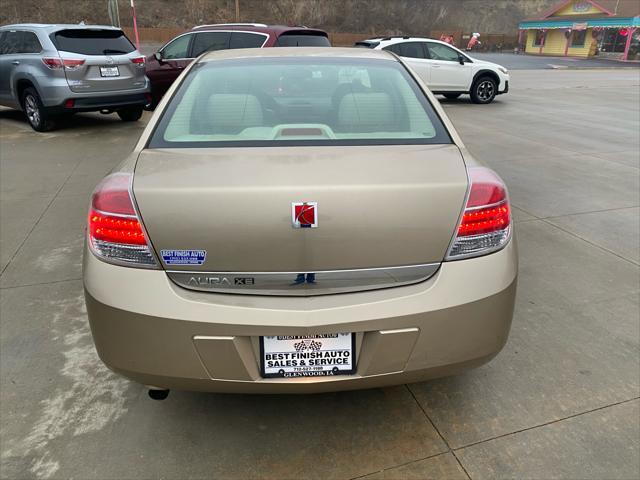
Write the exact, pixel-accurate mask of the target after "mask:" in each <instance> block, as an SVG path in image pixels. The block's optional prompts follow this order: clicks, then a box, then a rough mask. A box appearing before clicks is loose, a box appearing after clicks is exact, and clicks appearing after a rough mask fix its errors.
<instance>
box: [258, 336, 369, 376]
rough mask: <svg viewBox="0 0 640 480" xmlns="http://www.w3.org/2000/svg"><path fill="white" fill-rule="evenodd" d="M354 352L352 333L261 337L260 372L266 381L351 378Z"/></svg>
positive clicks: (354, 345)
mask: <svg viewBox="0 0 640 480" xmlns="http://www.w3.org/2000/svg"><path fill="white" fill-rule="evenodd" d="M355 352H356V344H355V335H354V334H353V333H329V334H325V335H276V336H272V337H260V368H261V373H262V376H263V377H265V378H270V377H285V378H290V377H324V376H329V375H350V374H352V373H355V371H356V365H355V363H356V362H355Z"/></svg>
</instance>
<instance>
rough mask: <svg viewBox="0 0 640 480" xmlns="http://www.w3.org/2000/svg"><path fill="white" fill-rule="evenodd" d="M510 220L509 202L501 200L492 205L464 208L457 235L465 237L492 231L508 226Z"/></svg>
mask: <svg viewBox="0 0 640 480" xmlns="http://www.w3.org/2000/svg"><path fill="white" fill-rule="evenodd" d="M510 222H511V216H510V210H509V204H508V203H506V202H502V203H499V204H497V205H496V206H494V207H488V208H482V207H481V208H478V209H476V210H465V212H464V214H463V215H462V222H460V226H459V227H458V236H459V237H467V236H469V235H478V234H481V233H489V232H494V231H496V230H501V229H503V228H505V227H508V226H509V223H510Z"/></svg>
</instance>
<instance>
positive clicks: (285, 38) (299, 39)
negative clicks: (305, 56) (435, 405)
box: [275, 32, 331, 47]
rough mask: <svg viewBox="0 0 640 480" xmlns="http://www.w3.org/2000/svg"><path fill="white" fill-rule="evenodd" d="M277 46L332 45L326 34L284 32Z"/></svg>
mask: <svg viewBox="0 0 640 480" xmlns="http://www.w3.org/2000/svg"><path fill="white" fill-rule="evenodd" d="M275 46H276V47H330V46H331V43H330V42H329V39H328V38H327V37H325V36H324V35H312V34H298V33H288V32H284V33H283V34H281V35H280V36H279V37H278V40H277V41H276V45H275Z"/></svg>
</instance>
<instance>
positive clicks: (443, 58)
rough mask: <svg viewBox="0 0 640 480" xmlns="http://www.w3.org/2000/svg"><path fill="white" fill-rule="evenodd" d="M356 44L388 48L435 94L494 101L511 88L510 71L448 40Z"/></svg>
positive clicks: (390, 39) (383, 40)
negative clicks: (471, 53)
mask: <svg viewBox="0 0 640 480" xmlns="http://www.w3.org/2000/svg"><path fill="white" fill-rule="evenodd" d="M356 47H365V48H373V49H376V50H389V51H391V52H393V53H395V54H396V55H398V56H400V57H402V58H403V59H404V61H405V63H407V64H408V65H409V66H410V67H411V68H412V69H413V70H414V72H415V73H416V74H417V75H418V76H419V77H420V78H421V79H422V81H423V82H424V83H426V84H427V86H428V87H429V89H430V90H431V91H432V92H433V93H438V94H442V95H444V96H445V97H447V98H450V99H453V98H458V97H459V96H460V95H462V94H469V95H470V96H471V101H473V102H474V103H483V104H484V103H491V102H492V101H493V99H494V98H495V97H496V95H501V94H503V93H507V92H508V91H509V72H508V70H507V69H506V68H504V67H503V66H501V65H498V64H495V63H491V62H485V61H482V60H478V59H477V58H473V57H470V56H469V55H467V54H466V53H464V52H462V51H461V50H458V49H457V48H455V47H454V46H452V45H449V44H448V43H445V42H441V41H439V40H433V39H430V38H418V37H385V38H371V39H369V40H364V41H362V42H357V43H356Z"/></svg>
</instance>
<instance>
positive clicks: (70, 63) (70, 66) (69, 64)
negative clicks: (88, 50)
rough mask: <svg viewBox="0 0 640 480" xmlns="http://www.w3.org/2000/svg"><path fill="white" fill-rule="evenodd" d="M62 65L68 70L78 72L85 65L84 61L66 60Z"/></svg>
mask: <svg viewBox="0 0 640 480" xmlns="http://www.w3.org/2000/svg"><path fill="white" fill-rule="evenodd" d="M62 63H63V64H64V68H66V69H67V70H76V69H77V68H78V67H81V66H82V65H84V60H80V59H78V60H76V59H72V58H65V59H64V60H62Z"/></svg>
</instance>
